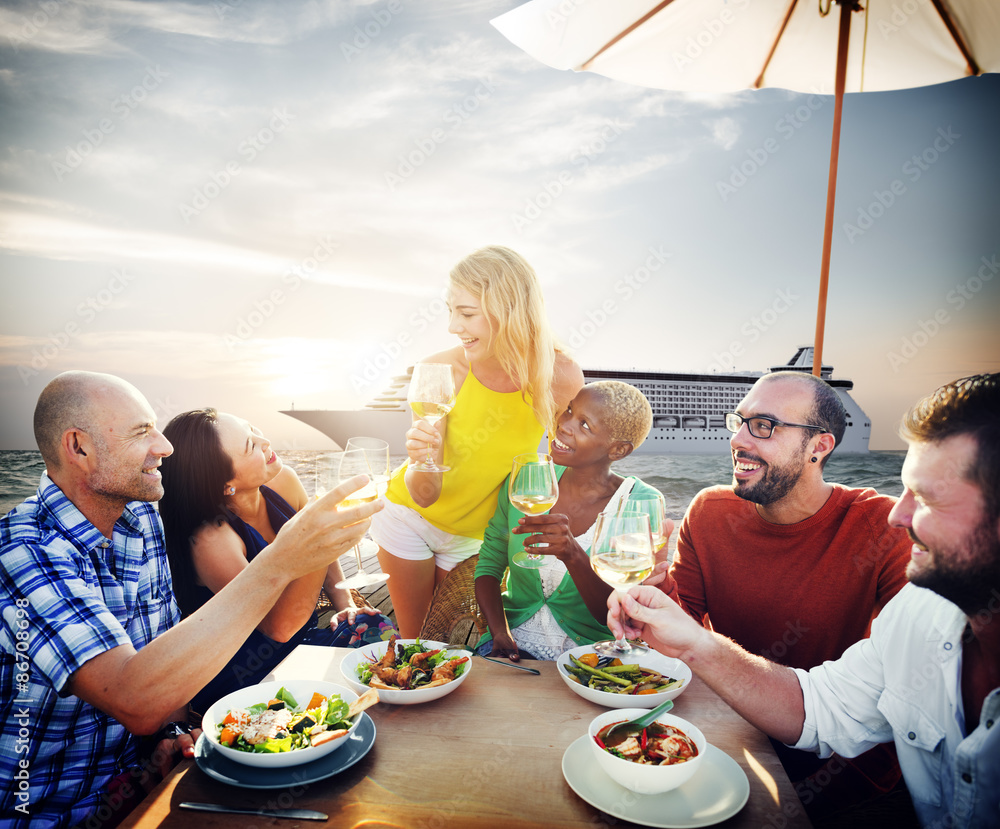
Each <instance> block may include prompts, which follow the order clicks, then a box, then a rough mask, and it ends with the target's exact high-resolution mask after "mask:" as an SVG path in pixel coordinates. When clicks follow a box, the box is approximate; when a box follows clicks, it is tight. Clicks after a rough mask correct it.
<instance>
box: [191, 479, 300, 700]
mask: <svg viewBox="0 0 1000 829" xmlns="http://www.w3.org/2000/svg"><path fill="white" fill-rule="evenodd" d="M260 491H261V494H262V495H263V496H264V501H265V503H266V504H267V517H268V520H269V521H270V522H271V527H272V528H273V529H274V531H275V532H278V530H280V529H281V528H282V527H283V526H284V524H285V522H286V521H288V519H289V518H291V517H292V516H293V515H295V510H294V509H293V508H292V505H291V504H289V503H288V501H286V500H285V499H284V498H282V497H281V496H280V495H279V494H278V493H277V492H275V491H274V490H273V489H269V488H268V487H266V486H262V487H261V488H260ZM226 522H227V523H228V524H229V526H230V527H232V528H233V529H234V530H235V531H236V534H237V535H238V536H239V537H240V539H241V540H242V541H243V544H244V546H245V547H246V551H247V561H253V559H254V557H255V556H256V555H257V553H259V552H260V551H261V550H263V549H264V548H265V547H266V546H267V542H266V541H265V540H264V537H263V536H262V535H261V534H260V533H259V532H257V530H255V529H254V528H253V527H251V526H250V525H249V524H247V523H246V522H245V521H244V520H243V519H242V518H240V517H239V516H238V515H236V514H235V513H232V512H229V511H227V512H226ZM214 595H215V594H214V593H212V591H211V590H209V589H208V588H207V587H205V586H204V585H199V586H198V588H197V599H198V607H201V606H202V605H203V604H205V602H207V601H208V600H209V599H211V598H212V596H214ZM316 624H317V617H316V612H315V611H313V614H312V616H310V618H309V620H308V621H307V622H306V623H305V624H304V625H303V626H302V627H301V628H300V629H299V631H298V632H297V633H296V634H295V635H294V636H292V638H291V639H289V640H288V641H287V642H277V641H275V640H274V639H271V638H270V637H269V636H265V635H264V634H263V633H261V632H260V631H259V630H254V632H253V633H251V634H250V637H249V638H248V639H247V640H246V642H244V643H243V647H242V648H240V650H239V651H237V652H236V655H235V656H234V657H233V658H232V659H230V660H229V664H227V665H226V667H225V668H223V669H222V670H221V671H219V673H218V674H217V675H216V677H215V678H214V679H213V680H212V681H211V682H209V683H208V685H206V686H205V687H204V688H202V689H201V691H199V692H198V693H197V694H196V695H195V698H194V699H193V700H192V701H191V705H192V706H193V707H194V709H195V711H197V712H198V713H199V714H203V713H204V712H205V710H206V709H207V708H208V707H209V706H211V705H212V703H214V702H216V701H217V700H219V699H221V698H222V697H224V696H226V694H231V693H232V692H233V691H236V690H238V689H240V688H245V687H246V686H247V685H256V684H257V683H258V682H260V681H262V680H263V678H264V677H265V676H267V675H268V674H269V673H271V671H272V670H274V668H275V666H276V665H277V664H278V663H279V662H281V660H282V659H284V658H285V657H286V656H288V654H290V653H291V652H292V651H293V650H294V649H295V647H296V646H297V645H301V644H302V643H303V641H304V640H305V638H306V636H307V635H309V634H310V633H311V632H312V631H314V630H316ZM317 644H318V643H317Z"/></svg>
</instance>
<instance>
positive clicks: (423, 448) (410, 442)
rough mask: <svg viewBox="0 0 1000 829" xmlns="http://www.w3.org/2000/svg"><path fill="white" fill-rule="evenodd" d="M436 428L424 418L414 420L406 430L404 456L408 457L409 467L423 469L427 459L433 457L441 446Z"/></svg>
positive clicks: (439, 434) (439, 433) (439, 435)
mask: <svg viewBox="0 0 1000 829" xmlns="http://www.w3.org/2000/svg"><path fill="white" fill-rule="evenodd" d="M438 428H439V427H438V426H437V425H436V424H435V425H431V424H430V423H428V422H427V421H426V420H415V421H413V423H412V424H411V425H410V428H409V429H407V430H406V456H407V457H408V458H409V459H410V468H411V469H423V466H424V464H425V463H427V459H428V458H431V459H433V457H434V453H435V452H437V450H438V449H439V447H440V446H441V432H440V431H438ZM425 471H426V470H425Z"/></svg>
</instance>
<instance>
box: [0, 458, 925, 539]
mask: <svg viewBox="0 0 1000 829" xmlns="http://www.w3.org/2000/svg"><path fill="white" fill-rule="evenodd" d="M279 454H280V455H281V457H282V460H284V462H285V463H286V464H289V465H290V466H292V467H293V468H294V469H295V471H296V472H298V474H299V477H300V478H301V479H302V483H303V485H304V486H305V488H306V492H308V493H309V494H310V495H312V493H313V491H314V490H315V482H316V472H317V469H319V468H320V466H322V465H323V464H326V463H331V462H333V460H334V459H335V458H336V457H337V455H338V453H337V452H322V451H302V450H300V451H289V452H281V453H279ZM905 455H906V453H905V452H904V451H896V452H870V453H868V454H867V455H844V456H843V457H837V455H836V454H834V455H833V457H832V458H830V461H829V462H828V463H827V465H826V469H825V471H824V477H825V478H826V480H828V481H834V482H836V483H840V484H844V485H846V486H870V487H872V488H873V489H875V490H877V491H878V492H881V493H883V494H884V495H899V494H900V493H902V491H903V486H902V484H901V483H900V480H899V472H900V469H901V468H902V466H903V458H904V457H905ZM403 460H404V459H403V458H393V459H392V461H393V466H394V467H395V466H397V465H398V464H399V463H401V462H402V461H403ZM614 468H615V470H616V471H617V472H618V473H619V474H623V475H636V476H637V477H639V478H641V479H642V480H643V481H645V482H646V483H648V484H649V485H650V486H653V487H656V488H657V489H658V490H660V492H662V493H663V497H664V499H665V500H666V503H667V515H668V516H670V517H671V518H673V519H674V521H675V522H678V523H679V522H680V519H681V517H682V516H683V515H684V511H685V510H686V509H687V506H688V504H690V503H691V500H692V499H693V498H694V496H695V495H696V494H697V493H698V492H699V491H700V490H702V489H704V488H705V487H707V486H714V485H716V484H726V483H729V482H730V481H731V479H732V462H731V461H730V457H729V455H728V454H725V455H638V456H636V457H634V458H626V459H625V460H624V461H620V462H619V463H617V464H615V467H614ZM44 470H45V464H43V463H42V457H41V455H40V454H39V453H38V452H27V451H0V515H3V514H5V513H7V512H9V511H10V510H11V509H13V508H14V507H16V506H17V505H18V504H19V503H21V501H23V500H24V499H25V498H27V497H29V496H31V495H34V493H35V490H36V489H37V488H38V480H39V477H40V476H41V474H42V472H43V471H44ZM671 542H673V538H671ZM671 546H672V545H671Z"/></svg>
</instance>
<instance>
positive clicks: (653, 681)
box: [556, 645, 691, 708]
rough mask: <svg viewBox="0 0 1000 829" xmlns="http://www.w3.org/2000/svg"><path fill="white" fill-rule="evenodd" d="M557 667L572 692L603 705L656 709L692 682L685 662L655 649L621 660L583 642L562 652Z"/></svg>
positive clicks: (606, 706) (607, 706) (689, 670)
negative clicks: (597, 650)
mask: <svg viewBox="0 0 1000 829" xmlns="http://www.w3.org/2000/svg"><path fill="white" fill-rule="evenodd" d="M616 663H617V664H616ZM556 669H557V670H558V671H559V676H561V677H562V679H563V682H565V683H566V684H567V685H568V686H569V687H570V688H571V689H572V690H573V691H574V692H575V693H577V694H579V695H580V696H581V697H583V698H584V699H586V700H590V701H591V702H596V703H597V704H598V705H603V706H604V707H605V708H655V707H656V706H657V705H659V704H660V703H661V702H666V701H667V700H668V699H675V698H676V697H677V696H679V695H680V694H681V693H683V691H684V689H685V688H687V686H688V685H689V684H690V682H691V669H690V668H689V667H688V666H687V665H685V664H684V663H683V662H681V660H679V659H674V658H673V657H672V656H664V655H663V654H662V653H658V652H657V651H654V650H650V651H649V653H644V654H642V655H640V656H638V657H631V658H629V659H626V660H624V663H623V661H622V660H615V659H611V658H609V657H602V656H599V655H598V654H597V653H595V652H594V648H593V646H592V645H582V646H581V647H579V648H573V649H572V650H568V651H566V652H565V653H561V654H560V655H559V657H558V658H557V659H556Z"/></svg>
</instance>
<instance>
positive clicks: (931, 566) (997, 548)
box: [906, 520, 1000, 616]
mask: <svg viewBox="0 0 1000 829" xmlns="http://www.w3.org/2000/svg"><path fill="white" fill-rule="evenodd" d="M907 532H908V533H909V535H910V538H911V539H912V540H913V541H914V543H916V544H919V545H920V546H922V547H925V546H926V545H925V544H924V543H923V542H922V541H920V539H918V538H917V537H916V536H915V535H914V534H913V530H912V529H910V530H907ZM966 545H967V548H968V549H967V551H966V552H967V554H968V555H967V557H966V558H965V560H963V561H959V562H956V561H954V560H953V557H952V555H950V552H951V551H946V552H945V553H944V554H940V553H939V552H937V551H934V550H932V551H930V557H929V559H928V560H927V563H926V564H925V565H924V566H923V567H920V568H916V567H915V566H914V564H913V562H910V564H909V565H908V566H907V568H906V576H907V578H908V579H909V580H910V581H911V582H912V583H913V584H915V585H917V586H918V587H926V588H927V589H928V590H933V591H934V592H935V593H937V594H938V595H939V596H942V597H943V598H945V599H947V600H948V601H949V602H952V603H953V604H956V605H958V607H959V608H961V609H962V611H963V612H964V613H965V614H966V616H974V615H975V614H977V613H979V612H980V611H982V610H984V609H986V608H987V607H988V606H989V605H990V604H991V603H995V602H996V597H997V594H998V591H1000V541H998V540H997V537H996V530H995V529H993V528H991V527H990V522H989V521H988V520H985V521H983V523H982V524H980V525H979V526H978V527H977V528H976V529H975V530H973V531H972V533H970V534H969V539H968V541H967V542H966Z"/></svg>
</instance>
